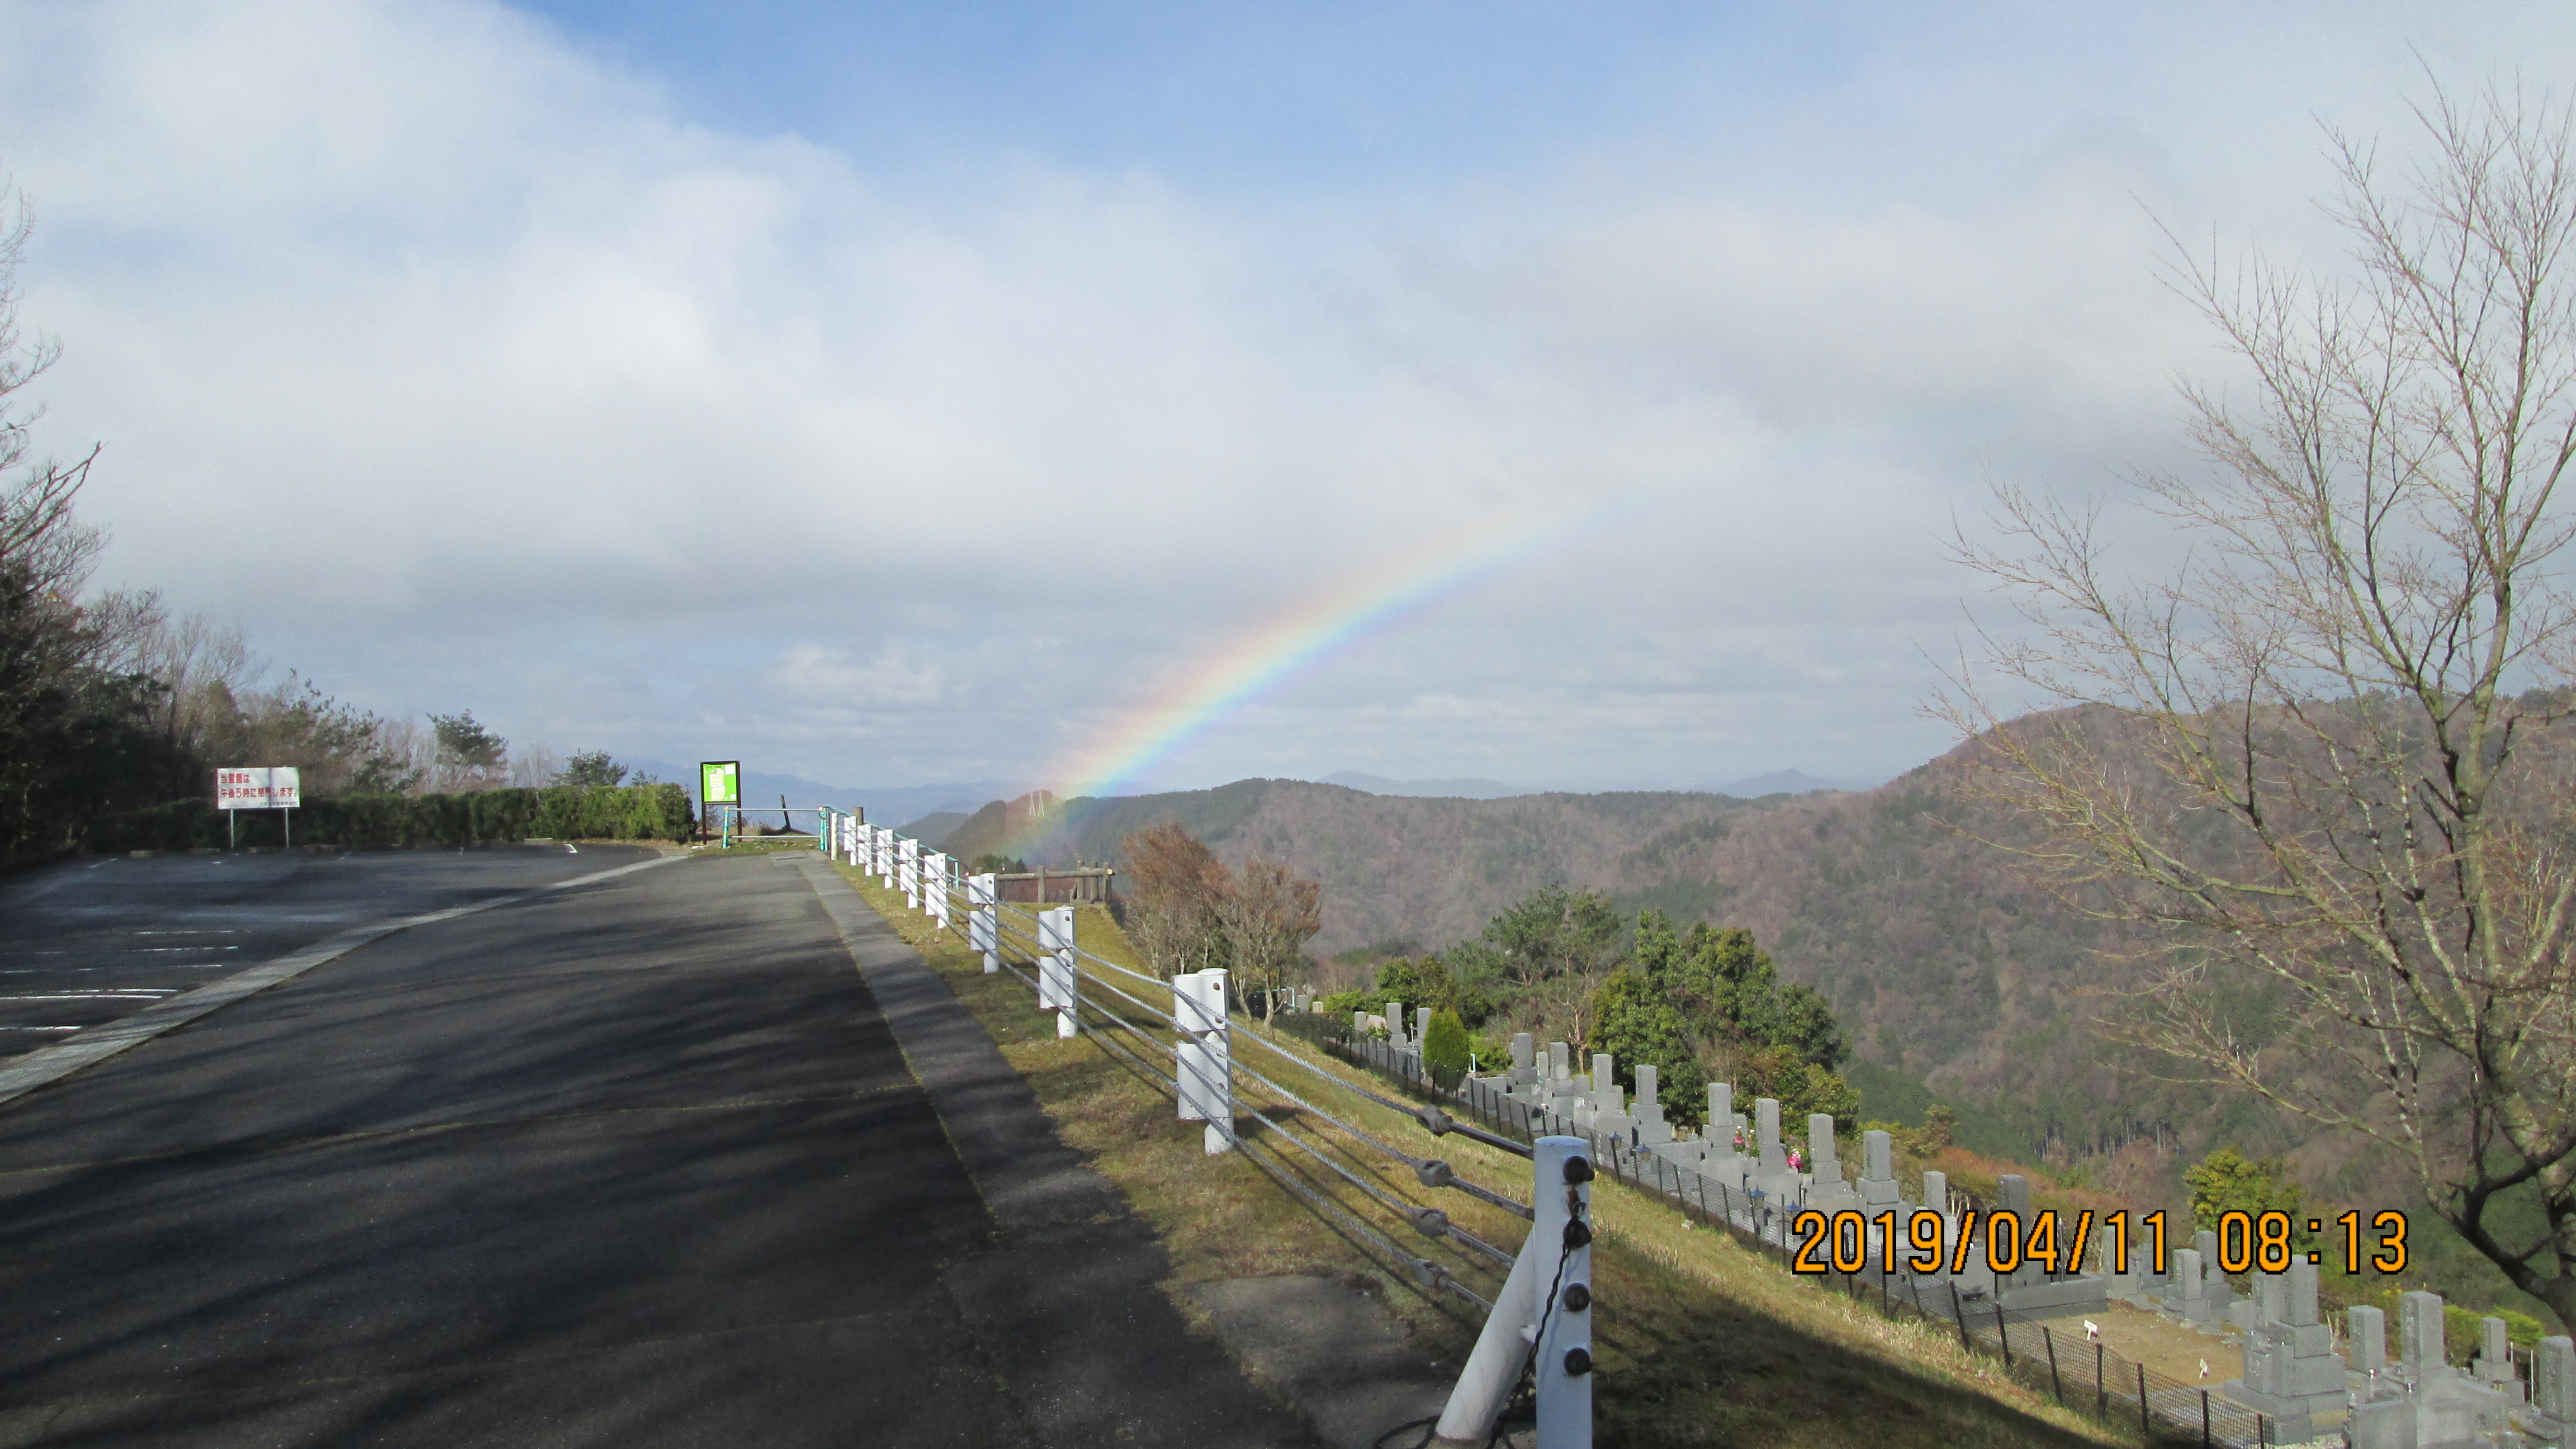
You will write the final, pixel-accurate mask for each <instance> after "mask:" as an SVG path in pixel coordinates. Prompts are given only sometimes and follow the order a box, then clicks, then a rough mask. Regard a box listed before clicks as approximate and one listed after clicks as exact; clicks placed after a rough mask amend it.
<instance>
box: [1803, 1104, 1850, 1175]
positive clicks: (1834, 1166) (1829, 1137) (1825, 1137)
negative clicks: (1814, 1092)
mask: <svg viewBox="0 0 2576 1449" xmlns="http://www.w3.org/2000/svg"><path fill="white" fill-rule="evenodd" d="M1807 1171H1808V1172H1809V1173H1810V1174H1811V1175H1813V1176H1814V1177H1815V1179H1816V1181H1817V1182H1818V1183H1820V1184H1832V1183H1838V1182H1841V1181H1842V1180H1843V1166H1842V1164H1841V1163H1840V1162H1838V1161H1836V1160H1835V1158H1834V1118H1833V1114H1832V1113H1830V1112H1811V1113H1809V1114H1807Z"/></svg>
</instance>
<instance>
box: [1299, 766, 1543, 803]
mask: <svg viewBox="0 0 2576 1449" xmlns="http://www.w3.org/2000/svg"><path fill="white" fill-rule="evenodd" d="M1318 783H1320V784H1325V785H1340V786H1342V787H1344V788H1345V789H1351V790H1363V791H1366V792H1367V793H1369V794H1371V795H1401V796H1410V797H1412V798H1415V799H1430V800H1503V799H1508V798H1510V797H1511V796H1514V795H1538V794H1543V793H1545V792H1544V791H1539V790H1530V789H1524V788H1523V787H1521V786H1519V785H1506V784H1504V783H1503V782H1502V781H1500V780H1390V779H1388V778H1387V777H1386V776H1384V775H1372V774H1368V773H1367V772H1365V771H1361V770H1335V771H1334V772H1333V773H1331V774H1329V775H1326V776H1325V777H1324V778H1323V779H1322V780H1321V781H1319V782H1318Z"/></svg>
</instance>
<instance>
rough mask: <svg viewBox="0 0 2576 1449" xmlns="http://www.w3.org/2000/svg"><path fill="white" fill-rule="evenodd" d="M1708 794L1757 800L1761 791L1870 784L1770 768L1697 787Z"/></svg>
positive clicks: (1796, 791) (1793, 791) (1791, 791)
mask: <svg viewBox="0 0 2576 1449" xmlns="http://www.w3.org/2000/svg"><path fill="white" fill-rule="evenodd" d="M1698 788H1700V789H1702V790H1705V791H1707V792H1708V793H1710V794H1712V795H1733V796H1735V797H1736V798H1737V799H1739V800H1759V799H1761V798H1762V797H1763V796H1765V795H1805V794H1810V793H1812V792H1814V791H1817V790H1866V789H1869V788H1870V787H1869V786H1868V785H1866V784H1862V783H1860V782H1858V781H1854V780H1827V779H1824V778H1822V777H1820V776H1816V775H1810V774H1808V773H1807V772H1806V771H1804V770H1773V771H1772V772H1771V773H1769V774H1767V775H1747V776H1746V777H1744V778H1743V779H1741V780H1733V781H1729V782H1728V783H1726V784H1723V785H1702V786H1700V787H1698Z"/></svg>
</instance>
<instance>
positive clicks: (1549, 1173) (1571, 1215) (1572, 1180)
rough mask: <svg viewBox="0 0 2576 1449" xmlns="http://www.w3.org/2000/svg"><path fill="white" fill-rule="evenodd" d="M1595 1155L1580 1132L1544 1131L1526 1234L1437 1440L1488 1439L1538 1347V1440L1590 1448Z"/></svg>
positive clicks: (1570, 1448) (1544, 1448)
mask: <svg viewBox="0 0 2576 1449" xmlns="http://www.w3.org/2000/svg"><path fill="white" fill-rule="evenodd" d="M1591 1155H1592V1147H1591V1144H1590V1143H1588V1142H1585V1141H1584V1140H1583V1139H1582V1138H1580V1137H1542V1138H1540V1139H1538V1142H1537V1144H1536V1146H1535V1149H1534V1150H1533V1152H1532V1155H1531V1162H1530V1173H1531V1179H1532V1183H1531V1197H1530V1200H1531V1202H1532V1204H1533V1205H1534V1208H1533V1210H1534V1220H1533V1221H1532V1222H1531V1224H1530V1230H1529V1237H1528V1238H1527V1239H1525V1240H1524V1241H1523V1242H1522V1243H1521V1251H1520V1254H1519V1256H1517V1257H1515V1258H1513V1259H1512V1271H1511V1276H1510V1277H1508V1278H1506V1279H1504V1280H1503V1291H1502V1293H1501V1294H1500V1295H1498V1296H1497V1297H1496V1298H1495V1299H1494V1311H1493V1312H1492V1313H1490V1314H1488V1315H1486V1318H1485V1327H1484V1331H1483V1332H1481V1333H1479V1334H1477V1335H1476V1346H1475V1348H1474V1349H1473V1350H1471V1351H1470V1352H1469V1353H1468V1355H1467V1364H1466V1367H1465V1368H1464V1369H1462V1370H1460V1372H1459V1374H1458V1385H1457V1387H1456V1388H1453V1389H1451V1390H1450V1391H1449V1405H1448V1407H1447V1408H1446V1409H1444V1410H1442V1411H1441V1414H1440V1424H1439V1427H1438V1428H1437V1429H1435V1430H1433V1431H1432V1432H1433V1436H1434V1437H1433V1439H1432V1441H1431V1442H1432V1443H1434V1444H1439V1445H1446V1446H1452V1449H1455V1446H1461V1445H1469V1444H1478V1445H1481V1444H1486V1443H1489V1442H1491V1441H1492V1439H1493V1434H1494V1421H1495V1420H1497V1419H1499V1418H1501V1417H1502V1414H1503V1407H1504V1406H1505V1405H1506V1404H1508V1403H1510V1402H1511V1397H1512V1390H1513V1389H1514V1388H1516V1387H1518V1386H1519V1384H1520V1379H1521V1365H1522V1364H1524V1363H1527V1362H1528V1361H1529V1358H1530V1354H1531V1352H1532V1350H1533V1348H1535V1350H1536V1352H1537V1354H1538V1444H1539V1449H1591V1445H1592V1247H1591V1244H1592V1223H1591V1207H1592V1186H1591V1184H1592V1161H1591Z"/></svg>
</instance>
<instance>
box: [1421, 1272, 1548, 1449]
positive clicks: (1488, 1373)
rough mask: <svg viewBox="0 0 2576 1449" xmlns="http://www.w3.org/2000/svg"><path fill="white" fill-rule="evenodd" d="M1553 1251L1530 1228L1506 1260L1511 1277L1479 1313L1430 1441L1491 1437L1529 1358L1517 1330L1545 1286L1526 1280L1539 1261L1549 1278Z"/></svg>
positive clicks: (1533, 1316) (1532, 1314)
mask: <svg viewBox="0 0 2576 1449" xmlns="http://www.w3.org/2000/svg"><path fill="white" fill-rule="evenodd" d="M1556 1255H1557V1244H1556V1243H1553V1242H1541V1241H1539V1236H1538V1233H1537V1232H1536V1231H1535V1230H1533V1231H1532V1232H1531V1233H1530V1235H1529V1238H1528V1240H1527V1241H1525V1242H1523V1243H1522V1244H1521V1251H1520V1256H1519V1257H1516V1258H1514V1259H1512V1272H1511V1276H1510V1277H1508V1278H1506V1279H1504V1280H1503V1291H1502V1294H1501V1296H1500V1297H1497V1298H1496V1299H1495V1300H1494V1311H1493V1312H1491V1313H1489V1314H1487V1315H1485V1327H1484V1331H1483V1332H1481V1333H1479V1334H1477V1335H1476V1347H1475V1348H1474V1350H1473V1351H1471V1352H1470V1353H1469V1354H1468V1355H1467V1366H1466V1367H1465V1368H1464V1369H1462V1370H1460V1371H1459V1374H1458V1385H1457V1387H1455V1388H1453V1389H1451V1390H1450V1391H1449V1406H1448V1407H1447V1408H1445V1409H1443V1410H1442V1411H1441V1413H1440V1427H1439V1428H1438V1429H1437V1430H1435V1431H1434V1433H1435V1435H1436V1437H1435V1438H1433V1440H1432V1441H1431V1442H1433V1443H1434V1444H1440V1445H1449V1446H1464V1445H1470V1444H1472V1445H1475V1446H1477V1449H1483V1446H1484V1445H1486V1444H1488V1443H1490V1442H1492V1440H1493V1437H1494V1421H1495V1420H1496V1419H1499V1418H1501V1417H1502V1416H1503V1406H1504V1405H1506V1404H1508V1403H1510V1402H1511V1398H1512V1390H1513V1389H1514V1388H1515V1387H1517V1386H1518V1385H1519V1384H1520V1381H1521V1365H1522V1364H1525V1363H1527V1362H1529V1356H1530V1341H1529V1340H1528V1339H1527V1338H1524V1337H1522V1335H1523V1334H1525V1333H1527V1332H1529V1329H1530V1326H1531V1325H1532V1324H1534V1323H1536V1322H1538V1314H1537V1311H1536V1309H1535V1307H1534V1304H1535V1303H1536V1301H1537V1297H1538V1294H1539V1292H1540V1290H1542V1289H1544V1288H1546V1287H1547V1284H1545V1283H1536V1282H1532V1281H1531V1280H1532V1279H1534V1278H1536V1277H1537V1276H1538V1274H1539V1271H1540V1268H1541V1265H1544V1266H1545V1269H1546V1271H1547V1273H1548V1274H1549V1275H1550V1277H1553V1276H1554V1275H1555V1272H1556Z"/></svg>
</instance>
